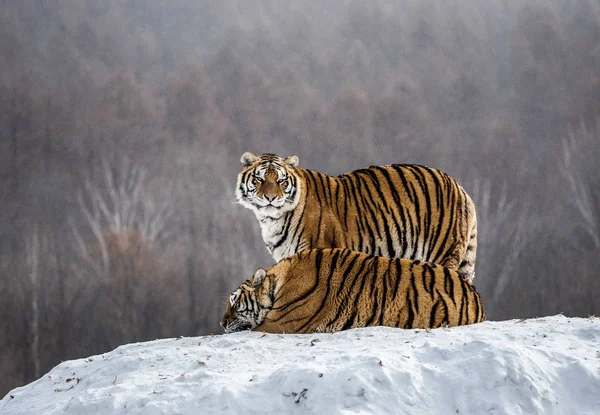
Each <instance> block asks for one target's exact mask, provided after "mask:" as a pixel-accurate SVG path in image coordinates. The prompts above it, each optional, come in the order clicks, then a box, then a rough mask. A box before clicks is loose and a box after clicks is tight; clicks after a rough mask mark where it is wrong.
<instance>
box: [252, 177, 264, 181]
mask: <svg viewBox="0 0 600 415" xmlns="http://www.w3.org/2000/svg"><path fill="white" fill-rule="evenodd" d="M254 181H255V182H257V183H262V182H264V180H263V179H262V178H260V177H258V176H254Z"/></svg>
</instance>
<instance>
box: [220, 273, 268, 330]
mask: <svg viewBox="0 0 600 415" xmlns="http://www.w3.org/2000/svg"><path fill="white" fill-rule="evenodd" d="M266 275H267V273H266V271H265V270H264V269H262V268H259V269H257V270H256V272H255V273H254V276H253V277H252V278H250V279H249V280H248V281H246V282H245V283H243V284H242V285H241V286H240V288H238V289H237V290H235V291H234V292H232V293H231V295H230V296H229V301H228V302H227V309H226V310H225V315H224V316H223V318H222V319H221V327H223V329H224V330H225V333H235V332H236V331H243V330H252V329H253V328H255V327H256V326H258V325H260V324H261V323H262V322H263V321H264V319H265V316H266V315H267V313H268V312H269V311H270V310H271V308H273V300H272V298H271V297H270V295H269V289H268V287H265V285H266V284H267V283H266V281H265V277H266ZM263 283H265V284H263Z"/></svg>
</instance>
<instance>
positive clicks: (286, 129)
mask: <svg viewBox="0 0 600 415" xmlns="http://www.w3.org/2000/svg"><path fill="white" fill-rule="evenodd" d="M244 151H252V152H254V153H256V154H262V153H265V152H274V153H278V154H280V155H282V156H288V155H292V154H296V155H298V156H299V158H300V165H301V166H303V167H306V168H310V169H315V170H319V171H321V172H324V173H328V174H332V175H337V174H342V173H345V172H347V171H350V170H354V169H358V168H361V167H365V166H368V165H372V164H390V163H421V164H426V165H429V166H432V167H436V168H439V169H441V170H444V171H446V172H448V173H450V174H451V175H452V176H454V177H455V178H456V179H457V180H458V181H459V182H460V183H461V184H462V185H463V186H464V187H465V189H466V190H467V192H469V193H470V194H471V195H472V197H473V199H474V201H475V203H476V205H477V209H478V219H479V250H478V257H477V260H478V261H477V269H476V279H475V285H476V286H477V287H478V289H479V290H480V292H481V293H482V296H483V299H484V303H485V306H486V308H487V310H488V316H489V318H490V319H492V320H499V319H509V318H516V317H534V316H543V315H549V314H556V313H560V312H563V313H565V314H566V315H569V316H587V315H589V314H598V313H600V299H599V296H598V294H600V275H599V273H600V170H599V161H600V3H599V2H598V1H596V0H581V1H566V0H553V1H547V0H520V1H511V0H498V1H487V2H481V1H479V0H465V1H461V2H442V1H429V0H411V1H394V0H380V1H379V0H378V1H368V2H367V1H364V2H361V1H353V2H351V1H327V2H308V1H286V2H283V1H245V0H228V1H219V2H214V1H208V0H197V1H189V0H170V1H164V0H48V1H38V0H19V1H7V2H2V5H0V232H1V235H2V237H1V239H0V316H1V318H0V395H3V394H4V393H6V392H7V391H8V390H9V389H10V388H13V387H15V386H18V385H21V384H24V383H26V382H29V381H31V380H34V379H36V378H38V377H39V376H41V375H43V374H44V373H45V372H46V371H47V370H49V369H50V368H51V367H52V366H54V365H55V364H57V363H59V362H60V361H61V360H66V359H71V358H77V357H83V356H88V355H91V354H96V353H101V352H105V351H108V350H111V349H113V348H115V347H116V346H118V345H120V344H123V343H127V342H134V341H142V340H148V339H155V338H162V337H175V336H180V335H183V336H192V335H200V334H206V333H210V332H215V333H220V332H221V331H220V328H219V327H218V322H219V318H220V317H221V315H222V313H223V311H224V301H225V299H226V298H227V295H228V293H229V292H230V291H231V290H232V289H233V288H235V287H237V285H239V283H240V282H241V281H242V280H244V279H245V278H247V277H248V276H250V275H251V274H252V273H253V271H254V270H255V268H257V267H259V266H269V265H271V264H272V262H273V261H272V259H271V257H270V255H268V253H267V251H266V248H265V247H264V244H263V242H262V239H261V236H260V230H259V226H258V223H257V221H256V219H255V218H254V216H253V214H252V213H251V212H250V211H249V210H246V209H244V208H242V207H241V206H239V205H236V204H235V203H234V200H235V199H234V193H233V191H234V185H235V180H236V176H237V173H238V172H239V171H240V169H241V167H242V165H241V163H240V162H239V158H240V156H241V154H242V153H243V152H244Z"/></svg>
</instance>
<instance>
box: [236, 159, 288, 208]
mask: <svg viewBox="0 0 600 415" xmlns="http://www.w3.org/2000/svg"><path fill="white" fill-rule="evenodd" d="M241 162H242V163H244V169H243V170H242V171H241V172H240V174H239V175H238V179H237V187H236V190H235V195H236V197H237V200H238V201H239V202H240V204H241V205H243V206H245V207H247V208H248V209H251V210H252V211H254V213H255V214H256V215H257V216H270V217H272V218H279V217H281V216H282V215H283V214H284V213H286V212H289V211H290V210H294V209H295V208H296V205H298V199H299V197H300V180H299V176H298V175H297V173H296V172H295V168H296V167H298V157H297V156H290V157H287V158H282V157H279V156H277V155H275V154H270V153H269V154H263V155H262V156H260V157H258V156H255V155H254V154H252V153H244V154H242V158H241Z"/></svg>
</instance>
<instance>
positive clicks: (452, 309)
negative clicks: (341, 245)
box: [223, 249, 486, 333]
mask: <svg viewBox="0 0 600 415" xmlns="http://www.w3.org/2000/svg"><path fill="white" fill-rule="evenodd" d="M259 272H260V275H261V279H260V281H257V284H253V283H252V280H248V281H249V282H248V283H245V284H243V285H242V287H244V286H246V287H250V288H247V290H248V291H246V292H245V293H244V294H241V295H242V297H243V300H241V301H242V302H243V304H244V306H243V307H240V308H241V309H242V310H241V311H237V310H236V307H237V303H235V302H233V301H232V304H228V309H227V311H226V313H225V317H224V319H223V327H224V328H226V330H227V327H229V331H234V330H232V329H231V328H232V327H234V326H235V325H236V323H235V322H234V321H235V320H236V318H237V319H242V320H243V319H244V318H245V317H244V316H243V315H242V314H243V313H247V314H249V315H252V316H258V314H256V313H262V314H261V316H260V317H259V318H254V317H250V319H249V320H253V319H254V321H245V322H244V324H239V323H237V324H238V327H244V328H255V329H256V330H259V331H265V332H271V333H313V332H336V331H340V330H346V329H350V328H357V327H367V326H389V327H400V328H406V329H409V328H436V327H443V326H449V327H451V326H458V325H465V324H473V323H478V322H481V321H484V320H485V317H486V315H485V310H484V308H483V304H482V301H481V297H480V296H479V293H478V292H477V290H476V289H475V287H474V286H473V285H472V284H471V283H470V282H469V281H467V280H466V279H465V278H463V277H462V276H460V274H458V273H457V272H456V271H451V270H449V269H447V268H445V267H442V266H440V265H436V264H432V263H428V262H422V261H412V260H407V259H397V258H385V257H376V256H370V255H367V254H364V253H361V252H355V251H350V250H347V249H315V250H308V251H303V252H301V253H299V254H297V255H293V256H292V257H290V258H286V259H284V260H283V261H281V262H280V263H278V264H276V265H274V266H272V267H271V268H269V269H267V270H266V271H264V270H262V269H259V270H258V271H257V274H259ZM241 290H242V288H240V290H238V291H237V293H238V294H239V293H240V291H241Z"/></svg>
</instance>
